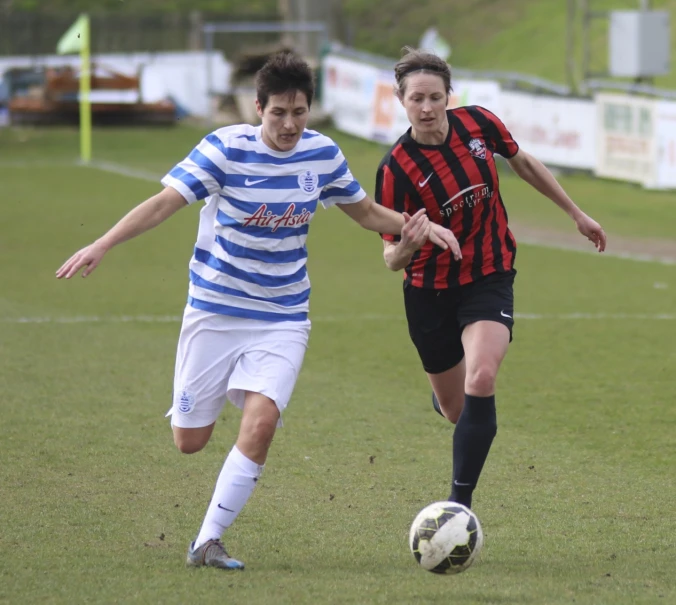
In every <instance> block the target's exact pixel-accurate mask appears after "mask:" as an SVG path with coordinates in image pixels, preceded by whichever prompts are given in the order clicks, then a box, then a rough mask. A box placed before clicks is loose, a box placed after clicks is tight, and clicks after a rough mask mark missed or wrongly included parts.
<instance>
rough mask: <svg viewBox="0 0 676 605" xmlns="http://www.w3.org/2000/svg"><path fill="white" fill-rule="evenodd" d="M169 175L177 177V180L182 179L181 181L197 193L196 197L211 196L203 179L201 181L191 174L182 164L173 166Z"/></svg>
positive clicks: (201, 198) (200, 198)
mask: <svg viewBox="0 0 676 605" xmlns="http://www.w3.org/2000/svg"><path fill="white" fill-rule="evenodd" d="M169 176H171V177H173V178H175V179H176V180H177V181H181V183H183V184H184V185H186V186H187V187H189V188H190V191H192V192H193V193H194V194H195V197H196V198H197V199H198V200H203V199H205V198H207V197H209V192H208V191H207V188H206V187H205V186H204V183H202V181H200V180H199V179H198V178H197V177H196V176H195V175H193V174H191V173H190V172H188V171H187V170H184V169H183V168H181V167H180V166H176V167H175V168H173V169H172V170H171V172H170V173H169Z"/></svg>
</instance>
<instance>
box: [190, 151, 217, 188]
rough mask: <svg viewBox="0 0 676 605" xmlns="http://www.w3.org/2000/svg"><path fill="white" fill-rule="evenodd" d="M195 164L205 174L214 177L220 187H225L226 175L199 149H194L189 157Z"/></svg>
mask: <svg viewBox="0 0 676 605" xmlns="http://www.w3.org/2000/svg"><path fill="white" fill-rule="evenodd" d="M188 158H189V159H191V160H192V161H193V162H195V164H197V165H198V166H199V167H200V168H201V169H202V170H204V172H206V173H207V174H209V175H211V176H212V177H214V179H215V180H216V182H217V183H218V185H219V187H221V188H223V187H224V186H225V181H226V175H225V172H223V170H221V169H220V168H219V167H218V166H217V165H216V164H215V163H214V162H212V161H211V160H210V159H209V158H208V157H207V156H205V155H204V154H203V153H202V152H201V151H200V150H199V149H193V150H192V151H191V152H190V155H189V156H188Z"/></svg>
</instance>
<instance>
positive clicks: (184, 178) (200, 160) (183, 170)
mask: <svg viewBox="0 0 676 605" xmlns="http://www.w3.org/2000/svg"><path fill="white" fill-rule="evenodd" d="M226 151H227V148H226V146H225V145H224V143H223V141H222V140H221V139H220V138H219V137H217V136H216V135H215V134H214V133H212V134H210V135H208V136H206V137H205V138H204V139H202V140H201V141H200V143H199V144H198V145H197V147H195V149H193V150H192V151H191V152H190V155H189V156H188V157H187V158H185V159H184V160H183V161H182V162H179V163H178V164H176V166H174V168H172V169H171V170H170V171H169V173H167V174H166V175H165V176H164V178H163V179H162V181H161V182H162V184H163V185H164V186H165V187H173V188H174V189H176V191H178V192H179V193H180V194H181V195H182V196H183V197H184V198H185V200H186V201H187V202H188V204H192V203H194V202H196V201H198V200H203V199H206V198H208V197H209V196H210V195H215V194H217V193H219V192H220V191H221V190H222V189H223V187H224V186H225V174H226V172H225V168H226V162H227V155H226Z"/></svg>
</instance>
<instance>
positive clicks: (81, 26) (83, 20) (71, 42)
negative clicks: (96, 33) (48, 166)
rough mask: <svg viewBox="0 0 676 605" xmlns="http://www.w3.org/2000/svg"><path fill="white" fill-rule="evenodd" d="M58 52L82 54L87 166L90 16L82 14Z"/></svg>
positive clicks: (82, 152) (82, 119)
mask: <svg viewBox="0 0 676 605" xmlns="http://www.w3.org/2000/svg"><path fill="white" fill-rule="evenodd" d="M56 52H57V53H58V54H59V55H66V54H69V53H75V52H79V53H80V94H79V99H80V159H81V160H82V162H84V163H85V164H86V163H88V162H89V161H90V160H91V158H92V111H91V104H90V101H89V90H90V88H91V72H90V63H89V15H86V14H82V15H80V16H79V17H78V18H77V21H75V23H73V25H71V26H70V27H69V28H68V31H67V32H66V33H65V34H63V36H61V39H60V40H59V42H58V44H57V46H56Z"/></svg>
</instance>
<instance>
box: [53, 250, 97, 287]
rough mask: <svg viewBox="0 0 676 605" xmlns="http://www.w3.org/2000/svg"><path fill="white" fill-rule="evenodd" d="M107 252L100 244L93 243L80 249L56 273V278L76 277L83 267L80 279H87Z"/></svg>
mask: <svg viewBox="0 0 676 605" xmlns="http://www.w3.org/2000/svg"><path fill="white" fill-rule="evenodd" d="M106 252H107V249H106V248H105V247H104V246H102V245H101V244H99V243H97V242H94V243H93V244H90V245H89V246H87V247H86V248H82V250H79V251H78V252H76V253H75V254H73V256H71V257H70V258H69V259H68V260H67V261H66V262H65V263H63V265H61V267H60V268H59V270H58V271H57V272H56V278H57V279H61V278H62V277H65V278H66V279H70V278H71V277H73V275H76V274H77V272H78V271H79V270H80V269H82V267H84V268H85V269H84V271H83V272H82V277H87V275H89V274H90V273H91V272H92V271H93V270H94V269H96V267H98V265H99V263H100V262H101V259H102V258H103V256H104V255H105V253H106Z"/></svg>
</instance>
